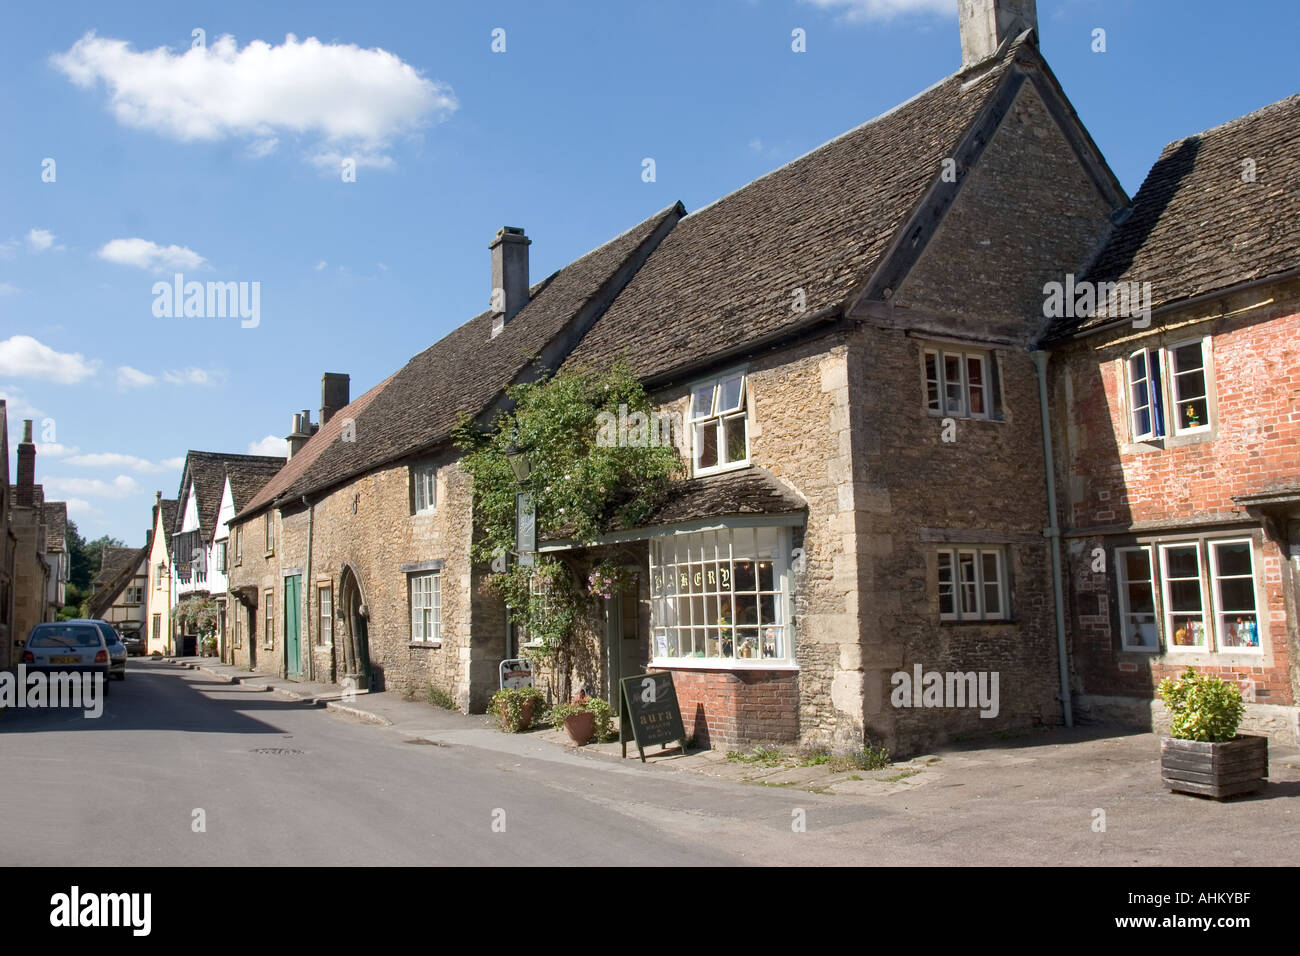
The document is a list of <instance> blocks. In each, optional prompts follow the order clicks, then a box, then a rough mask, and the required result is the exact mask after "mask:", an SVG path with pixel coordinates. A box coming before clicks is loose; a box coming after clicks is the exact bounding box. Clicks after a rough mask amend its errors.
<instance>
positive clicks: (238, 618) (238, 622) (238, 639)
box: [234, 605, 244, 648]
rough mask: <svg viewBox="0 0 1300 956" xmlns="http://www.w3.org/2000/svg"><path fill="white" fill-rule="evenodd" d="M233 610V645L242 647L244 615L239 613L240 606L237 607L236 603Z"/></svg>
mask: <svg viewBox="0 0 1300 956" xmlns="http://www.w3.org/2000/svg"><path fill="white" fill-rule="evenodd" d="M234 612H235V613H234V617H235V647H240V648H242V647H243V646H244V615H243V614H242V613H241V608H239V607H238V606H237V605H236V606H235V607H234Z"/></svg>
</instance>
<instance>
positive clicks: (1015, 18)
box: [957, 0, 1038, 70]
mask: <svg viewBox="0 0 1300 956" xmlns="http://www.w3.org/2000/svg"><path fill="white" fill-rule="evenodd" d="M957 17H958V22H959V24H960V26H961V66H962V69H963V70H965V69H969V68H970V67H972V66H975V65H976V64H977V63H981V62H983V61H984V60H987V59H988V58H989V57H991V56H993V55H994V54H996V53H997V52H998V50H1000V49H1001V48H1002V45H1003V44H1004V43H1010V42H1011V41H1012V40H1014V39H1015V38H1016V37H1018V36H1020V34H1022V33H1024V32H1025V31H1026V30H1029V29H1033V30H1037V29H1038V10H1037V8H1036V4H1035V2H1034V0H958V10H957Z"/></svg>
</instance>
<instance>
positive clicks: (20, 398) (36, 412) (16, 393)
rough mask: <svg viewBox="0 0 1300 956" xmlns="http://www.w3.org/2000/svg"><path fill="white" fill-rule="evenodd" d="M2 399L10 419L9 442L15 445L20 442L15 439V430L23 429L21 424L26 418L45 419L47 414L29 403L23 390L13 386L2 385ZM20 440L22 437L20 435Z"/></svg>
mask: <svg viewBox="0 0 1300 956" xmlns="http://www.w3.org/2000/svg"><path fill="white" fill-rule="evenodd" d="M0 399H4V403H5V413H6V415H7V417H8V419H9V441H10V442H11V443H15V442H17V441H18V439H17V438H14V430H15V428H19V429H21V427H22V426H21V424H17V425H16V424H15V422H19V423H21V421H22V420H23V419H24V418H44V417H45V413H44V412H43V411H41V410H40V409H39V408H37V407H36V406H35V405H33V404H31V403H30V402H29V401H27V397H26V396H25V395H23V393H22V390H21V389H17V388H14V387H13V386H12V385H0ZM18 437H19V438H21V437H22V436H21V435H19V436H18Z"/></svg>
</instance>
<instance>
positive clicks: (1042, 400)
mask: <svg viewBox="0 0 1300 956" xmlns="http://www.w3.org/2000/svg"><path fill="white" fill-rule="evenodd" d="M1029 354H1030V357H1031V358H1033V360H1034V369H1035V370H1036V371H1037V372H1038V414H1039V418H1040V420H1041V421H1042V425H1043V468H1044V470H1045V472H1046V476H1047V515H1048V521H1049V522H1050V524H1048V526H1047V528H1046V529H1045V530H1044V531H1043V534H1044V535H1045V536H1046V537H1047V540H1048V542H1049V546H1050V547H1051V549H1052V595H1053V598H1054V600H1055V605H1056V658H1057V665H1058V667H1057V669H1058V671H1059V672H1060V678H1061V708H1062V710H1063V711H1064V714H1065V726H1067V727H1073V726H1074V707H1073V704H1072V702H1071V700H1070V660H1069V657H1068V656H1067V651H1066V641H1065V588H1064V586H1063V584H1062V572H1061V529H1060V527H1059V526H1058V525H1057V523H1056V465H1055V463H1054V462H1053V461H1052V423H1051V418H1050V417H1049V416H1048V413H1047V358H1048V355H1047V352H1045V351H1044V350H1042V349H1036V350H1034V351H1033V352H1030V353H1029Z"/></svg>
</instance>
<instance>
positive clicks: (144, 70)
mask: <svg viewBox="0 0 1300 956" xmlns="http://www.w3.org/2000/svg"><path fill="white" fill-rule="evenodd" d="M51 62H52V63H53V65H54V66H55V67H56V68H57V69H59V70H61V71H62V72H63V73H64V75H66V76H67V77H68V79H70V80H71V81H72V82H73V83H75V84H77V85H78V86H81V87H85V88H94V87H95V86H96V85H97V84H98V83H100V82H102V83H103V84H104V86H105V87H106V89H107V91H108V99H109V105H110V108H111V109H112V112H113V115H114V116H116V117H117V120H118V122H120V123H122V124H123V125H126V126H133V127H136V128H138V129H146V130H152V131H153V132H156V133H159V134H161V135H164V136H168V137H171V138H173V139H177V140H180V141H182V142H191V141H195V140H207V141H215V140H221V139H226V138H243V139H248V140H250V141H251V142H252V143H253V146H252V148H253V150H254V152H255V154H256V152H257V151H262V152H263V153H265V152H269V151H270V150H271V149H272V148H273V145H268V144H275V143H276V142H277V140H278V135H289V134H293V135H298V136H305V137H310V138H312V139H314V140H315V141H316V142H317V143H318V144H320V145H318V146H317V147H316V148H315V149H311V150H309V152H315V153H318V154H320V153H321V152H322V147H323V151H324V153H331V152H334V151H340V152H345V151H347V150H357V151H359V153H360V154H361V155H365V156H367V157H369V158H370V162H371V164H374V163H375V162H380V161H382V160H383V159H386V157H383V156H382V152H383V149H384V147H385V145H386V144H387V143H388V141H389V140H390V139H392V138H393V137H394V136H396V135H399V134H402V133H407V132H411V131H413V130H415V129H417V128H419V127H420V126H422V125H424V124H426V123H428V122H430V121H435V122H436V121H437V120H440V119H444V118H446V117H447V116H449V115H450V114H451V113H452V112H454V111H455V110H456V109H457V107H458V106H459V104H458V103H457V101H456V96H455V94H454V93H453V92H452V90H451V87H449V86H447V85H446V84H444V83H440V82H438V81H435V80H431V79H429V78H427V77H425V76H422V75H421V73H420V71H419V70H417V69H415V67H413V66H411V65H410V64H408V63H406V62H404V61H403V60H402V59H401V58H400V57H398V56H396V55H395V54H393V53H389V52H388V51H386V50H381V49H369V50H365V49H362V48H361V47H358V46H356V45H355V44H343V43H322V42H321V41H320V40H318V39H316V38H315V37H308V38H307V39H306V40H302V41H299V40H298V38H297V37H296V36H294V35H293V34H289V35H288V36H286V37H285V40H284V43H282V44H279V45H272V44H269V43H267V42H266V41H264V40H253V41H251V42H250V43H248V44H247V45H246V46H245V47H244V48H243V49H242V50H241V49H240V48H239V45H238V44H237V43H236V41H235V38H234V37H232V36H229V35H224V36H221V37H219V38H218V39H216V40H215V41H214V42H212V43H210V44H209V45H207V46H206V47H203V48H190V49H188V50H184V51H183V52H180V53H175V52H173V51H172V50H170V49H168V48H166V47H158V48H156V49H153V50H145V51H139V50H133V49H131V46H130V44H129V43H127V41H125V40H116V39H111V38H108V37H98V36H96V35H95V34H94V32H93V31H92V32H90V33H87V34H86V35H85V36H83V37H82V38H81V39H80V40H78V41H77V42H76V43H75V44H73V45H72V47H71V48H70V49H69V50H68V51H67V52H65V53H58V54H55V55H54V56H52V57H51ZM390 162H391V160H390Z"/></svg>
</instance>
